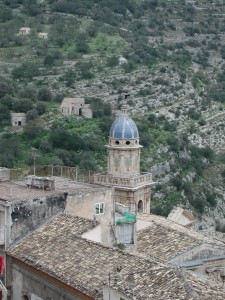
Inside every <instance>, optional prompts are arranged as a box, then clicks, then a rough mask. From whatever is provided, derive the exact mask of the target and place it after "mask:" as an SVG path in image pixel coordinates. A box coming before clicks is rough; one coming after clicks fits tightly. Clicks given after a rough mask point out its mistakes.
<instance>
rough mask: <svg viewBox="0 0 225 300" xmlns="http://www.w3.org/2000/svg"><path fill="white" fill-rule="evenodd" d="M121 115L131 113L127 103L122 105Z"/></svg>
mask: <svg viewBox="0 0 225 300" xmlns="http://www.w3.org/2000/svg"><path fill="white" fill-rule="evenodd" d="M120 115H121V116H128V115H129V113H128V106H127V105H122V107H121V111H120Z"/></svg>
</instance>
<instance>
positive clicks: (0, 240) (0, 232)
mask: <svg viewBox="0 0 225 300" xmlns="http://www.w3.org/2000/svg"><path fill="white" fill-rule="evenodd" d="M4 243H5V230H4V229H0V244H1V245H2V244H4Z"/></svg>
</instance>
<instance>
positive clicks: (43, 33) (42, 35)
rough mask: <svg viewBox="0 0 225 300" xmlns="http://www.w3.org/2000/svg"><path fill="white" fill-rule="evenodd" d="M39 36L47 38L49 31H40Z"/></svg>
mask: <svg viewBox="0 0 225 300" xmlns="http://www.w3.org/2000/svg"><path fill="white" fill-rule="evenodd" d="M38 38H39V39H44V40H47V39H48V33H47V32H39V33H38Z"/></svg>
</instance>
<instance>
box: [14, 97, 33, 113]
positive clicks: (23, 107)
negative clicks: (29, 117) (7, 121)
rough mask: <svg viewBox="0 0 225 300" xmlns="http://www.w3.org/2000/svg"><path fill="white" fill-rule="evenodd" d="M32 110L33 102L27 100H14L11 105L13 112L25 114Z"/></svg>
mask: <svg viewBox="0 0 225 300" xmlns="http://www.w3.org/2000/svg"><path fill="white" fill-rule="evenodd" d="M32 108H33V102H32V101H31V100H29V99H20V100H16V101H15V102H14V104H13V110H14V111H16V112H24V113H26V112H27V111H28V110H31V109H32Z"/></svg>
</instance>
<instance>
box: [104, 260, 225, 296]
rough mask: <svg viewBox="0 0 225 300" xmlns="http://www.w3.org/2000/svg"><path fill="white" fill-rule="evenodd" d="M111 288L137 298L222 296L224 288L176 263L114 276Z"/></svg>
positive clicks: (224, 292)
mask: <svg viewBox="0 0 225 300" xmlns="http://www.w3.org/2000/svg"><path fill="white" fill-rule="evenodd" d="M110 286H111V287H112V288H113V289H114V290H117V291H118V292H120V293H121V294H123V295H125V296H127V297H129V298H130V299H136V300H143V299H144V300H147V299H151V300H169V299H171V300H181V299H184V300H206V299H211V300H212V299H213V300H223V299H225V291H224V290H223V289H222V287H221V286H215V285H214V284H212V283H210V282H209V280H207V279H204V278H200V277H199V276H197V275H195V274H193V273H190V272H185V271H184V270H182V269H180V268H177V267H158V266H157V267H155V268H152V269H149V270H147V271H146V270H145V271H140V272H135V273H129V274H124V273H123V272H121V274H120V276H119V277H118V276H117V277H115V278H114V280H112V283H111V285H110Z"/></svg>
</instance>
